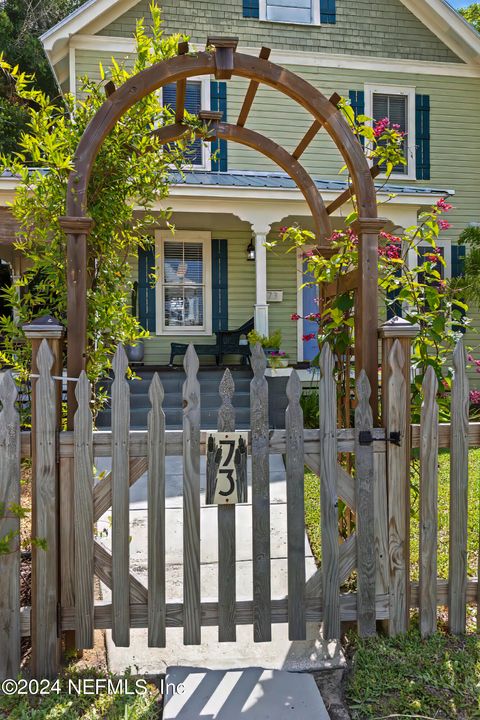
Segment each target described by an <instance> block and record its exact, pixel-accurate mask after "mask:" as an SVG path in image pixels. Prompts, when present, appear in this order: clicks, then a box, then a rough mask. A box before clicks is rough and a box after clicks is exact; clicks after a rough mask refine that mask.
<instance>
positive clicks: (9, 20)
mask: <svg viewBox="0 0 480 720" xmlns="http://www.w3.org/2000/svg"><path fill="white" fill-rule="evenodd" d="M82 2H83V0H42V1H41V2H38V1H37V2H28V1H27V0H3V2H0V48H1V49H2V51H3V54H4V59H5V60H6V61H7V62H8V63H9V64H10V65H12V66H13V67H15V66H16V65H18V67H19V68H20V70H22V71H23V72H26V73H35V82H36V86H37V88H38V89H40V90H43V91H44V92H45V93H47V94H48V95H49V96H50V97H52V98H54V97H57V96H59V90H58V86H57V84H56V81H55V78H54V76H53V73H52V69H51V67H50V64H49V62H48V59H47V57H46V55H45V52H44V50H43V47H42V44H41V42H40V40H39V39H38V38H39V35H41V34H42V33H43V32H45V31H46V30H48V28H50V27H51V26H52V25H55V23H57V22H58V21H59V20H61V19H62V18H63V17H65V16H66V15H68V13H70V12H72V10H75V8H77V7H78V6H79V5H81V4H82ZM57 103H58V104H63V103H62V100H61V99H60V97H57ZM28 105H29V102H28V101H26V100H25V99H22V98H20V97H19V96H18V95H17V94H16V92H15V85H14V83H13V82H12V79H11V77H9V75H8V73H3V74H2V73H0V153H1V152H11V151H12V150H16V149H17V144H18V141H19V138H20V135H21V133H22V132H23V131H24V130H25V126H26V123H27V121H28Z"/></svg>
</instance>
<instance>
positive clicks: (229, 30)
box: [99, 0, 461, 62]
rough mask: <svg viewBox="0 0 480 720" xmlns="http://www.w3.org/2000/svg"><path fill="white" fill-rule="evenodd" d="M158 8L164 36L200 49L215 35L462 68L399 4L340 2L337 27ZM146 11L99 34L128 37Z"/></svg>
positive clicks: (209, 9) (393, 0)
mask: <svg viewBox="0 0 480 720" xmlns="http://www.w3.org/2000/svg"><path fill="white" fill-rule="evenodd" d="M160 5H161V8H162V11H163V19H164V23H165V30H166V32H167V33H185V34H187V35H189V36H190V37H191V39H192V41H193V42H198V43H204V42H205V41H206V39H207V35H210V34H211V33H212V30H214V31H215V33H216V34H220V35H222V34H223V35H229V36H232V35H234V36H236V37H237V36H238V38H239V41H240V44H241V45H245V46H253V47H255V46H259V47H260V46H261V45H268V46H269V47H272V48H275V49H284V50H288V49H290V50H295V51H297V50H299V49H304V50H313V51H321V52H329V51H330V52H334V53H346V54H349V55H371V56H374V57H396V58H410V59H415V60H434V61H444V62H461V60H460V59H459V58H458V57H457V56H456V55H455V54H454V53H453V52H452V51H451V50H450V49H449V48H447V47H446V46H445V45H444V44H443V43H442V42H441V40H439V38H437V36H436V35H434V34H433V33H432V32H431V31H430V30H428V28H427V27H425V25H423V24H422V23H421V22H420V21H419V20H418V19H417V18H416V17H415V16H414V15H413V14H412V13H411V12H410V11H409V10H407V8H406V7H405V6H404V5H403V4H402V3H401V1H400V0H389V1H388V2H384V3H382V2H378V1H377V2H375V0H372V1H371V0H357V1H356V2H355V1H354V0H341V1H339V2H338V3H337V13H336V15H337V18H336V23H335V24H333V25H329V24H326V25H321V26H315V25H312V26H309V25H301V24H293V23H274V22H266V21H259V20H256V19H253V18H244V17H242V1H241V0H225V2H222V3H216V2H212V0H196V1H195V2H177V0H163V1H162V2H161V3H160ZM148 7H149V0H141V1H140V2H139V3H138V5H136V6H135V7H134V8H132V9H131V10H129V11H128V12H127V13H125V14H124V15H122V16H121V17H119V18H117V20H115V21H114V22H112V23H110V25H108V26H107V27H105V28H103V29H102V30H101V31H100V32H99V34H100V35H112V36H117V37H130V36H131V35H132V32H133V30H134V28H135V23H136V20H137V19H138V18H139V17H146V18H148V17H149V10H148Z"/></svg>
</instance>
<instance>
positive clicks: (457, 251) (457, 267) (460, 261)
mask: <svg viewBox="0 0 480 720" xmlns="http://www.w3.org/2000/svg"><path fill="white" fill-rule="evenodd" d="M464 273H465V245H452V278H458V277H463V275H464Z"/></svg>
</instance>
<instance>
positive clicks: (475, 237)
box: [458, 224, 480, 305]
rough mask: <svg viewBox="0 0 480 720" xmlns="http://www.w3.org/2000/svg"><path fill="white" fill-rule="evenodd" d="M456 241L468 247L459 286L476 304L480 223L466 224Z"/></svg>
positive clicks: (479, 278) (479, 296) (479, 300)
mask: <svg viewBox="0 0 480 720" xmlns="http://www.w3.org/2000/svg"><path fill="white" fill-rule="evenodd" d="M458 242H459V243H461V244H464V245H466V247H467V248H468V253H467V255H466V258H465V275H464V278H463V280H462V281H461V282H460V283H459V287H461V289H462V290H463V292H464V295H465V297H466V298H467V299H468V300H470V301H471V302H474V303H475V304H476V305H478V304H479V303H480V225H477V224H472V225H468V226H467V227H466V228H465V229H464V230H462V232H461V233H460V237H459V238H458Z"/></svg>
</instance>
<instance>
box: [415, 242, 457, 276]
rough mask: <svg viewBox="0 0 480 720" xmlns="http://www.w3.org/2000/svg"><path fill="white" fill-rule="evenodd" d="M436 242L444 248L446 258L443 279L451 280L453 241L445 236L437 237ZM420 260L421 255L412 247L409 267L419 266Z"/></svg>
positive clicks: (444, 257)
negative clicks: (444, 237)
mask: <svg viewBox="0 0 480 720" xmlns="http://www.w3.org/2000/svg"><path fill="white" fill-rule="evenodd" d="M435 242H436V245H437V247H439V248H443V259H444V260H445V265H444V267H443V279H444V280H450V279H451V277H452V242H451V240H447V239H443V238H442V239H440V238H437V239H436V241H435ZM420 244H421V243H420ZM418 260H419V257H418V255H417V254H416V252H415V250H413V249H412V248H410V249H409V251H408V258H407V263H408V267H409V268H411V269H414V268H418V267H419V264H418Z"/></svg>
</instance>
